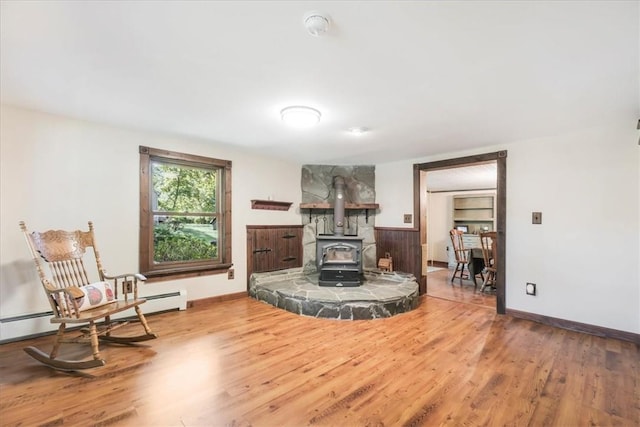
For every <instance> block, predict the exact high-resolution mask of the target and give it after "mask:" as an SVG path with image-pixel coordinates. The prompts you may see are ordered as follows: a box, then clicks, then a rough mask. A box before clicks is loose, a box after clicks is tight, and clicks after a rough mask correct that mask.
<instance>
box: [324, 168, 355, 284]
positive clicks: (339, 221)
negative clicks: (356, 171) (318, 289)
mask: <svg viewBox="0 0 640 427" xmlns="http://www.w3.org/2000/svg"><path fill="white" fill-rule="evenodd" d="M333 188H335V192H336V194H335V204H334V208H333V211H334V215H333V217H334V223H335V227H334V230H333V234H332V235H330V234H321V235H319V236H317V237H316V264H317V267H318V272H319V273H320V277H319V279H318V284H319V285H320V286H360V284H361V283H362V240H363V238H362V237H358V236H345V235H344V204H345V194H344V178H343V177H341V176H335V177H333Z"/></svg>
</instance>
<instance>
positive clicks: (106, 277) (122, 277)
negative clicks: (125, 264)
mask: <svg viewBox="0 0 640 427" xmlns="http://www.w3.org/2000/svg"><path fill="white" fill-rule="evenodd" d="M102 275H103V277H104V278H105V279H109V280H115V279H126V278H127V277H135V278H136V279H138V280H139V281H141V282H144V281H146V280H147V278H146V277H145V276H143V275H142V274H140V273H125V274H118V275H117V276H109V275H108V274H107V272H106V271H104V270H103V271H102Z"/></svg>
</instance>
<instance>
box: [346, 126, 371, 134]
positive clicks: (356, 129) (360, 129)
mask: <svg viewBox="0 0 640 427" xmlns="http://www.w3.org/2000/svg"><path fill="white" fill-rule="evenodd" d="M368 130H369V129H367V128H364V127H354V128H349V133H350V134H351V135H356V136H360V135H362V134H364V133H365V132H367V131H368Z"/></svg>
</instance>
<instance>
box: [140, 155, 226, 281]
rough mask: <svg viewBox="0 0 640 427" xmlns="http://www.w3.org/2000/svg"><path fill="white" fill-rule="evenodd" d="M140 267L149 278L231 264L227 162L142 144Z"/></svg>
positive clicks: (220, 268) (222, 268)
mask: <svg viewBox="0 0 640 427" xmlns="http://www.w3.org/2000/svg"><path fill="white" fill-rule="evenodd" d="M140 166H141V168H140V171H141V174H140V196H141V197H140V225H141V227H140V270H141V272H143V274H146V275H147V276H149V277H151V278H153V277H162V276H172V277H173V276H175V275H181V276H192V275H199V274H204V273H207V272H209V273H215V272H226V271H227V270H228V269H229V267H230V266H231V255H230V254H231V246H230V243H231V235H230V230H231V215H230V212H231V206H230V205H231V190H230V188H231V162H229V161H226V160H219V159H213V158H207V157H201V156H193V155H189V154H182V153H174V152H169V151H164V150H157V149H153V148H149V147H140Z"/></svg>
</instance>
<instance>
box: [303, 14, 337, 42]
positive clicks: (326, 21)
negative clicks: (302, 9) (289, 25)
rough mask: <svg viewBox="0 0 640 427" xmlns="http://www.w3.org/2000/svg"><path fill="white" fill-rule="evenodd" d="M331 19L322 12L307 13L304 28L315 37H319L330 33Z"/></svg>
mask: <svg viewBox="0 0 640 427" xmlns="http://www.w3.org/2000/svg"><path fill="white" fill-rule="evenodd" d="M330 26H331V17H330V16H329V15H327V14H326V13H322V12H315V11H314V12H307V13H306V14H305V15H304V27H305V28H306V29H307V32H308V33H309V34H311V35H312V36H314V37H319V36H321V35H323V34H325V33H327V32H328V31H329V27H330Z"/></svg>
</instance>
